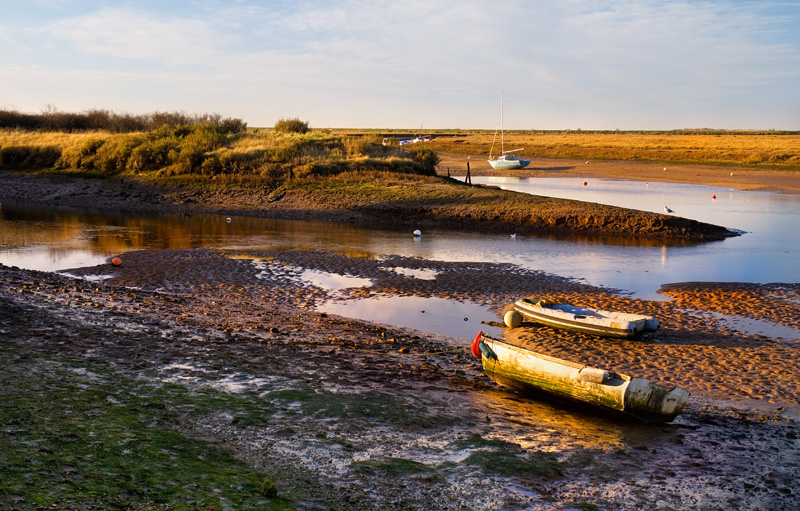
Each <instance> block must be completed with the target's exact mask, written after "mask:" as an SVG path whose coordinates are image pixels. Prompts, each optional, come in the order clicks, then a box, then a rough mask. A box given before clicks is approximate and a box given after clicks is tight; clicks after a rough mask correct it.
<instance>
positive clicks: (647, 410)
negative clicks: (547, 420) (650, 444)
mask: <svg viewBox="0 0 800 511" xmlns="http://www.w3.org/2000/svg"><path fill="white" fill-rule="evenodd" d="M472 353H473V354H474V355H475V356H478V357H481V362H482V364H483V370H484V371H485V372H486V374H487V375H488V376H489V377H490V378H491V379H492V380H494V381H495V382H497V384H499V385H500V386H502V387H505V388H508V389H511V390H519V391H538V392H545V393H547V394H550V395H553V396H556V397H558V398H566V399H569V400H572V401H577V402H580V403H584V404H588V405H592V406H594V407H598V408H601V409H604V410H610V411H613V412H616V413H620V414H624V415H626V416H629V417H634V418H636V419H638V420H641V421H643V422H648V423H655V422H671V421H672V420H673V419H675V417H676V416H677V415H678V414H679V413H681V411H682V410H683V407H684V405H685V404H686V401H687V400H688V398H689V393H688V392H687V391H685V390H683V389H681V388H679V387H672V388H668V387H663V386H660V385H656V384H653V383H650V381H649V380H648V379H646V378H633V377H630V376H627V375H624V374H619V373H616V372H614V371H613V370H608V369H601V368H596V367H589V366H586V365H582V364H578V363H575V362H571V361H568V360H562V359H559V358H555V357H551V356H548V355H544V354H541V353H536V352H534V351H531V350H528V349H526V348H523V347H520V346H515V345H513V344H509V343H506V342H503V341H500V340H498V339H494V338H492V337H489V336H488V335H486V334H484V333H483V332H479V333H478V336H477V337H476V338H475V341H474V342H473V344H472Z"/></svg>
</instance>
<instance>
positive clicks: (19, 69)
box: [0, 0, 800, 130]
mask: <svg viewBox="0 0 800 511" xmlns="http://www.w3.org/2000/svg"><path fill="white" fill-rule="evenodd" d="M0 12H2V16H0V108H12V109H16V110H19V111H23V112H31V113H36V112H40V111H42V110H44V109H46V108H48V107H54V108H56V109H58V110H61V111H70V112H77V111H83V110H87V109H95V108H100V109H108V110H112V111H116V112H127V113H135V114H142V113H148V112H153V111H175V110H178V111H183V112H187V113H217V114H220V115H223V116H226V117H237V118H241V119H243V120H245V121H246V122H247V123H248V125H250V126H272V125H273V124H274V123H275V121H277V120H278V119H281V118H289V117H299V118H300V119H302V120H305V121H308V122H309V123H310V125H311V126H312V127H317V128H325V127H348V128H409V129H415V130H417V129H420V128H422V129H423V130H424V129H426V128H483V129H494V128H496V127H497V124H498V121H499V110H500V93H501V91H503V92H504V98H505V99H504V104H505V109H504V110H505V127H506V128H507V129H623V130H625V129H678V128H703V127H706V128H727V129H791V130H798V129H800V28H799V27H800V0H797V1H770V0H764V1H755V0H754V1H738V0H727V1H667V0H664V1H660V0H658V1H656V0H653V1H601V0H587V1H577V0H572V1H569V0H567V1H563V0H561V1H550V0H547V1H545V0H527V1H525V0H520V1H512V0H491V1H487V0H452V1H443V0H425V1H417V0H396V1H390V2H389V1H381V0H365V1H355V0H352V1H335V0H330V1H247V0H238V1H237V0H233V1H191V0H173V1H170V0H160V1H147V0H136V1H125V0H122V1H117V2H101V1H89V0H82V1H78V0H26V1H25V2H18V1H16V0H0Z"/></svg>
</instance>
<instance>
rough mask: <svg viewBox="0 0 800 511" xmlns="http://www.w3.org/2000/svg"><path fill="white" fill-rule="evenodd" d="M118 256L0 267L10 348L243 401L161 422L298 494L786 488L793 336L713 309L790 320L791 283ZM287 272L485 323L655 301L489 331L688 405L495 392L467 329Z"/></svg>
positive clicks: (799, 367) (738, 498)
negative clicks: (365, 316) (110, 260)
mask: <svg viewBox="0 0 800 511" xmlns="http://www.w3.org/2000/svg"><path fill="white" fill-rule="evenodd" d="M120 258H121V260H122V264H121V265H120V266H112V265H111V264H106V265H100V266H97V267H92V268H78V269H72V270H68V271H67V272H65V273H66V274H62V275H59V274H50V273H42V272H34V271H26V270H20V269H16V268H8V267H0V281H2V282H3V284H2V287H1V289H0V306H2V309H3V314H2V318H0V319H2V321H0V339H2V340H3V342H4V343H6V345H7V346H9V347H12V348H13V353H15V355H14V357H16V358H14V360H16V361H17V362H18V363H21V362H22V361H23V360H27V359H28V358H29V357H45V358H48V359H57V360H69V361H70V363H72V364H76V363H80V361H86V362H87V363H92V364H101V365H103V366H104V367H107V368H108V370H109V371H111V372H112V373H113V374H116V375H118V376H119V377H120V378H138V379H144V380H147V381H153V382H172V383H178V384H180V385H184V386H186V387H188V388H192V389H204V388H208V389H216V390H219V391H221V392H224V393H226V394H229V395H231V396H235V397H236V398H237V399H238V400H240V401H241V402H247V403H250V404H251V405H252V406H254V407H255V409H256V410H260V409H263V413H256V414H255V415H253V414H250V415H243V414H241V413H239V412H237V411H235V410H225V409H221V410H218V411H217V412H215V413H208V414H205V415H203V416H201V417H200V418H197V417H195V418H193V419H192V420H187V421H186V422H184V423H182V424H180V425H179V430H180V431H181V432H182V433H184V434H186V435H189V436H191V437H194V438H199V439H203V440H207V441H210V442H213V443H215V444H218V445H221V446H223V447H224V448H225V449H226V450H227V451H228V452H230V453H232V455H233V456H235V457H236V458H238V459H241V460H244V461H245V462H246V463H247V464H248V465H250V466H251V467H254V468H255V469H257V470H268V471H269V472H270V473H273V474H279V475H278V476H276V482H277V484H278V488H279V491H280V492H281V493H282V494H285V495H292V498H293V499H294V500H293V502H294V505H295V506H296V507H299V508H305V509H329V508H330V507H336V508H340V509H379V508H380V509H415V508H428V509H447V510H450V509H576V508H578V509H630V510H634V509H709V510H710V509H731V508H733V509H765V510H767V509H795V508H796V504H797V502H798V499H800V484H798V482H797V479H796V474H797V473H798V472H799V471H800V444H798V441H797V435H798V434H799V433H800V428H798V425H797V422H796V420H797V418H798V417H800V413H798V410H799V408H798V405H800V385H799V384H798V383H797V382H798V381H800V378H798V376H800V375H798V372H800V363H798V362H800V360H799V359H798V348H799V347H800V346H798V344H799V343H798V341H797V340H794V339H786V338H779V337H769V336H765V335H762V334H754V333H748V332H743V331H738V330H736V329H734V328H732V327H731V326H730V325H729V324H728V323H726V322H724V321H722V320H721V319H720V314H724V315H738V316H742V317H751V318H760V319H763V320H769V321H772V322H774V323H776V324H781V325H785V326H788V327H796V326H797V325H798V324H800V307H798V300H800V286H799V285H797V284H769V285H756V284H714V283H702V284H700V283H683V284H673V285H669V286H665V287H664V288H663V289H662V293H663V294H665V295H667V296H669V297H671V300H668V301H644V300H634V299H630V298H626V297H622V296H620V295H617V294H615V293H614V292H613V290H607V289H600V288H594V287H591V286H588V285H585V284H582V283H580V282H577V281H572V280H569V279H563V278H560V277H555V276H552V275H547V274H542V273H538V272H531V271H528V270H524V269H521V268H517V267H514V266H513V265H498V264H487V263H446V262H437V261H424V260H417V259H410V258H388V259H381V260H380V261H375V260H370V259H362V258H357V257H346V256H341V255H335V254H330V253H326V252H276V253H259V254H238V255H236V254H225V255H223V254H220V253H217V252H214V251H210V250H152V251H141V252H131V253H127V254H120ZM395 266H396V267H403V268H412V269H418V270H420V271H430V272H435V274H436V278H435V279H421V278H415V277H414V276H413V275H410V274H408V275H403V274H398V273H397V272H392V271H389V270H388V269H390V268H392V267H395ZM307 269H315V270H320V271H327V272H332V273H340V274H347V275H352V276H357V277H364V278H369V279H370V280H371V281H372V285H371V286H369V287H359V288H352V289H346V290H339V291H338V293H339V295H340V296H343V297H349V298H355V297H370V296H379V295H414V296H436V297H442V298H449V299H454V300H470V301H473V302H475V303H481V304H484V305H486V306H488V307H490V309H491V310H493V311H495V315H494V316H493V317H487V318H485V321H487V322H489V323H498V322H499V321H501V318H502V314H503V313H504V312H505V311H506V310H508V308H509V307H510V305H511V304H512V303H513V301H514V300H515V299H517V298H519V297H521V296H531V297H544V296H547V297H548V298H552V299H555V300H563V301H571V302H573V303H578V304H580V305H585V306H594V307H602V308H606V309H612V310H630V311H632V312H640V313H644V314H652V315H655V316H657V317H658V318H659V321H660V323H661V328H660V329H659V330H658V331H657V332H655V333H652V334H646V335H645V336H644V337H643V338H642V339H640V340H637V341H619V340H606V339H599V338H597V337H592V336H585V335H580V334H575V333H570V332H563V331H558V330H554V329H551V328H548V327H545V326H537V325H535V324H531V323H524V324H523V326H521V327H519V328H515V329H513V330H507V331H506V333H505V338H506V339H508V340H514V341H515V342H520V343H525V344H527V345H530V346H532V347H534V348H535V349H537V350H539V351H542V352H545V353H547V354H550V355H553V356H556V357H560V358H565V359H569V360H573V361H577V362H582V363H586V364H589V365H594V366H599V367H608V368H612V369H614V370H616V371H618V372H622V373H626V374H629V375H632V376H639V377H646V378H650V379H651V381H653V382H655V383H660V384H664V385H678V386H680V387H683V388H685V389H686V390H688V391H689V392H690V393H691V396H690V399H689V402H688V404H687V407H686V408H685V410H684V412H683V413H682V414H681V415H679V416H678V417H677V418H676V420H675V421H674V422H672V423H669V424H660V425H645V424H639V423H633V422H630V420H625V419H621V418H619V417H616V416H610V415H605V414H602V413H599V412H596V411H594V410H591V409H587V408H583V407H579V406H575V405H572V404H568V403H563V402H556V401H552V400H550V399H545V398H542V397H541V396H522V395H518V394H514V393H511V392H508V391H505V390H503V389H501V388H499V387H498V386H496V385H495V384H494V383H493V382H492V381H491V380H489V379H488V378H487V377H486V376H485V375H484V374H483V372H482V370H481V367H480V362H479V360H478V359H476V358H474V357H473V356H472V355H471V354H470V352H469V350H468V346H469V344H470V342H471V339H461V338H451V337H445V336H441V335H435V334H430V333H426V332H422V331H416V330H412V329H406V328H399V327H392V326H388V325H380V324H373V323H370V322H365V321H359V320H353V319H348V318H343V317H337V316H333V315H329V314H323V313H319V312H317V311H316V309H315V307H316V305H317V304H318V303H320V302H322V301H324V300H326V299H328V298H330V296H329V294H330V293H329V292H328V291H326V290H325V289H322V288H317V287H313V286H309V285H302V284H300V283H298V282H299V281H298V279H297V278H296V277H297V274H298V272H301V271H304V270H307ZM67 274H68V275H67ZM475 333H476V334H477V331H476V332H475ZM12 362H13V361H12ZM87 384H89V383H88V382H87ZM259 407H261V408H259Z"/></svg>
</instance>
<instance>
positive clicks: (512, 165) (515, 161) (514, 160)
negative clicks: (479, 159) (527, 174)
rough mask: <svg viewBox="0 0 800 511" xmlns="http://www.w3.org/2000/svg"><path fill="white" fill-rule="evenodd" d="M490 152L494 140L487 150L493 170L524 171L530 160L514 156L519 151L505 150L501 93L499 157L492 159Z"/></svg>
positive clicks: (501, 98)
mask: <svg viewBox="0 0 800 511" xmlns="http://www.w3.org/2000/svg"><path fill="white" fill-rule="evenodd" d="M495 138H497V132H495ZM492 151H494V140H492V148H491V149H489V160H488V161H489V165H491V166H492V168H493V169H524V168H525V167H527V166H528V165H530V163H531V160H530V159H527V160H526V159H523V158H520V157H518V156H517V155H515V154H514V153H516V152H517V151H522V148H520V149H511V150H510V151H506V150H505V144H504V140H503V92H502V91H501V92H500V156H498V157H496V158H493V157H492Z"/></svg>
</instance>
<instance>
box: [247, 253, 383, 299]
mask: <svg viewBox="0 0 800 511" xmlns="http://www.w3.org/2000/svg"><path fill="white" fill-rule="evenodd" d="M239 258H246V257H242V256H239ZM252 262H253V266H255V267H256V268H257V269H258V270H260V271H261V272H260V273H259V274H258V275H256V276H257V277H258V278H269V277H271V276H274V275H275V274H276V273H277V274H282V275H284V276H285V277H288V278H290V279H292V280H293V281H296V282H298V283H299V284H301V285H305V286H314V287H317V288H320V289H324V290H325V291H341V290H342V289H349V288H360V287H370V286H371V285H372V279H368V278H364V277H355V276H353V275H346V274H342V273H333V272H327V271H322V270H314V269H304V268H301V267H299V266H291V265H277V266H276V265H274V264H272V263H271V262H270V261H269V260H266V259H260V258H254V259H253V260H252Z"/></svg>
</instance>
